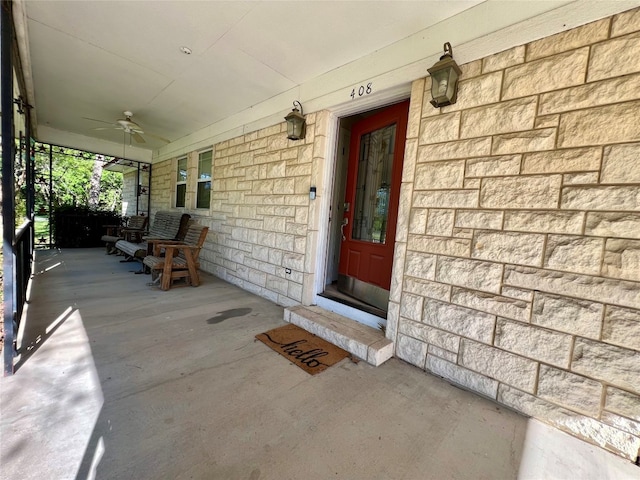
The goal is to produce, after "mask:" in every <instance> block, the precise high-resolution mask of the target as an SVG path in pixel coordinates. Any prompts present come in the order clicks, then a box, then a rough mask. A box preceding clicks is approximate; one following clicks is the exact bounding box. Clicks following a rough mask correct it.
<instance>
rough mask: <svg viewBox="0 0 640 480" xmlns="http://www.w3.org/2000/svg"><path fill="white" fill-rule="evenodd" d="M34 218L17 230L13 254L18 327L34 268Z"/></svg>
mask: <svg viewBox="0 0 640 480" xmlns="http://www.w3.org/2000/svg"><path fill="white" fill-rule="evenodd" d="M33 225H34V224H33V220H25V222H24V223H23V224H22V225H20V227H19V228H18V230H17V231H16V238H15V240H14V242H13V254H14V256H15V257H14V258H15V267H14V268H15V285H14V295H15V297H14V298H15V310H16V323H17V327H19V326H20V318H21V317H22V311H23V309H24V304H25V303H26V301H27V287H28V286H29V280H30V279H31V273H32V270H33V249H34V236H35V233H34V228H33Z"/></svg>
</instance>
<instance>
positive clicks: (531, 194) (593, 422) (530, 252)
mask: <svg viewBox="0 0 640 480" xmlns="http://www.w3.org/2000/svg"><path fill="white" fill-rule="evenodd" d="M425 89H426V90H427V91H426V92H425ZM429 89H430V80H429V79H428V78H427V79H425V80H419V81H416V82H414V85H413V89H412V96H411V105H412V107H411V111H410V119H409V131H408V142H407V146H406V156H405V165H404V172H403V186H402V194H401V196H402V199H401V206H400V218H399V225H398V234H397V239H396V241H397V244H396V257H395V263H394V282H393V285H392V292H391V305H390V314H389V326H388V336H390V337H392V338H393V339H394V340H395V342H396V355H397V356H398V357H400V358H402V359H404V360H406V361H408V362H410V363H412V364H414V365H416V366H418V367H420V368H422V369H425V370H427V371H429V372H432V373H434V374H436V375H439V376H442V377H445V378H447V379H449V380H450V381H452V382H455V383H458V384H461V385H463V386H465V387H467V388H469V389H471V390H473V391H476V392H478V393H480V394H482V395H485V396H487V397H490V398H492V399H495V400H497V401H498V402H501V403H503V404H505V405H508V406H510V407H513V408H515V409H516V410H519V411H521V412H523V413H525V414H528V415H531V416H534V417H537V418H540V419H541V420H543V421H545V422H548V423H550V424H552V425H554V426H556V427H558V428H560V429H562V430H565V431H567V432H569V433H571V434H573V435H575V436H578V437H580V438H584V439H587V440H589V441H591V442H593V443H595V444H598V445H600V446H602V447H604V448H606V449H609V450H611V451H613V452H615V453H617V454H619V455H622V456H625V457H627V458H630V459H633V460H635V459H636V457H637V456H638V454H639V449H640V10H638V9H636V10H632V11H629V12H626V13H623V14H620V15H617V16H614V17H612V18H607V19H603V20H601V21H597V22H594V23H591V24H588V25H585V26H582V27H579V28H575V29H573V30H570V31H567V32H564V33H560V34H558V35H555V36H552V37H548V38H544V39H542V40H538V41H535V42H533V43H530V44H527V45H522V46H518V47H516V48H513V49H511V50H508V51H505V52H501V53H498V54H496V55H493V56H491V57H488V58H484V59H482V60H478V61H474V62H472V63H470V64H467V65H465V66H463V76H462V82H461V84H460V90H459V96H458V102H457V103H456V104H455V105H451V106H448V107H445V108H442V109H439V110H438V109H434V108H433V107H432V106H431V105H430V104H429V103H428V101H429V100H430V94H429Z"/></svg>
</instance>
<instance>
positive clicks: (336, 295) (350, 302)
mask: <svg viewBox="0 0 640 480" xmlns="http://www.w3.org/2000/svg"><path fill="white" fill-rule="evenodd" d="M318 296H320V297H323V298H327V299H329V300H333V301H334V302H338V303H341V304H343V305H347V306H349V307H351V308H355V309H356V310H361V311H363V312H366V313H369V314H371V315H375V316H376V317H380V318H384V319H386V318H387V312H385V311H384V310H381V309H379V308H378V307H374V306H373V305H369V304H367V303H364V302H362V301H360V300H358V299H357V298H354V297H351V296H349V295H347V294H345V293H342V292H338V291H337V290H333V289H325V291H324V292H322V293H319V294H318Z"/></svg>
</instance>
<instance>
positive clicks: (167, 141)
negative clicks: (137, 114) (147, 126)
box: [145, 132, 171, 143]
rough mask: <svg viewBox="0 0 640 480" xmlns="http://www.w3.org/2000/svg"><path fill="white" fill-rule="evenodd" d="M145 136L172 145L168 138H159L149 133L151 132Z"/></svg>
mask: <svg viewBox="0 0 640 480" xmlns="http://www.w3.org/2000/svg"><path fill="white" fill-rule="evenodd" d="M145 135H146V136H147V137H152V138H155V139H156V140H160V141H162V142H164V143H171V141H170V140H167V139H166V138H164V137H161V136H159V135H154V134H153V133H149V132H147V133H145Z"/></svg>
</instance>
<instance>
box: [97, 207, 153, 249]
mask: <svg viewBox="0 0 640 480" xmlns="http://www.w3.org/2000/svg"><path fill="white" fill-rule="evenodd" d="M148 221H149V217H146V216H144V215H133V216H131V217H130V218H129V220H128V221H127V222H126V223H125V224H124V225H105V226H104V227H105V228H106V229H107V233H106V234H105V235H103V236H102V238H101V240H102V241H103V242H104V243H105V246H106V248H107V255H110V254H112V253H116V248H115V246H116V242H117V241H118V240H130V237H131V235H132V234H133V232H137V233H138V234H139V235H140V236H142V234H143V233H144V232H145V230H146V228H147V222H148Z"/></svg>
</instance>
